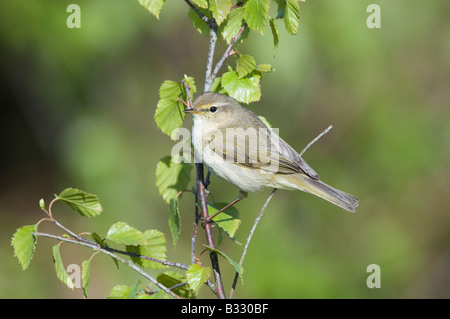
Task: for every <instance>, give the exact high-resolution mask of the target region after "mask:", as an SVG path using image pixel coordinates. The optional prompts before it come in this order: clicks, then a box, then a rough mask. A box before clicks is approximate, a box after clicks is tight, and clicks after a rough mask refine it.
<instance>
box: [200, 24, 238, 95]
mask: <svg viewBox="0 0 450 319" xmlns="http://www.w3.org/2000/svg"><path fill="white" fill-rule="evenodd" d="M246 27H247V24H246V23H244V25H243V26H242V28H241V29H240V30H239V32H238V33H237V34H236V36H235V37H233V38H232V39H231V41H230V45H228V48H227V49H226V50H225V53H224V54H223V55H222V57H221V58H220V60H219V62H217V64H216V67H215V68H214V72H213V74H212V76H211V78H212V81H211V85H212V83H213V82H214V79H215V78H216V76H217V74H218V73H219V71H220V69H221V68H222V66H223V64H224V63H225V61H226V60H227V59H228V58H229V57H230V56H231V55H232V49H233V47H234V45H235V44H236V42H237V40H238V39H239V38H240V36H241V35H242V32H244V30H245V28H246ZM205 91H206V90H205Z"/></svg>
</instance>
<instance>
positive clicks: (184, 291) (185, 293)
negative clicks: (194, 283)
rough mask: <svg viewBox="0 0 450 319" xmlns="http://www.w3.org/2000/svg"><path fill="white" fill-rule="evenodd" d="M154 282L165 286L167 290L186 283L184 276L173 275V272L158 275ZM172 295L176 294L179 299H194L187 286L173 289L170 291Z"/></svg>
mask: <svg viewBox="0 0 450 319" xmlns="http://www.w3.org/2000/svg"><path fill="white" fill-rule="evenodd" d="M156 280H158V282H160V283H161V284H163V285H164V286H166V287H167V288H171V287H173V286H175V285H178V284H181V283H184V282H187V279H186V277H185V276H183V275H181V274H177V273H174V272H173V271H167V272H165V273H159V274H158V276H157V277H156ZM171 290H172V291H173V292H174V293H176V294H177V295H178V296H180V297H181V298H187V299H191V298H194V296H195V294H194V292H193V291H192V290H191V289H190V287H189V285H183V286H180V287H177V288H174V289H171Z"/></svg>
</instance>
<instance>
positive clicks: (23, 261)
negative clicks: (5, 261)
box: [11, 225, 37, 270]
mask: <svg viewBox="0 0 450 319" xmlns="http://www.w3.org/2000/svg"><path fill="white" fill-rule="evenodd" d="M36 229H37V226H36V225H28V226H23V227H20V228H19V229H17V231H16V232H15V233H14V235H13V237H12V239H11V246H13V248H14V256H16V258H17V259H18V260H19V262H20V265H21V266H22V270H25V269H27V268H28V266H29V265H30V262H31V259H32V258H33V254H34V250H35V248H36V240H37V239H36V236H34V235H33V233H34V232H36Z"/></svg>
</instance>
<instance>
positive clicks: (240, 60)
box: [236, 54, 256, 79]
mask: <svg viewBox="0 0 450 319" xmlns="http://www.w3.org/2000/svg"><path fill="white" fill-rule="evenodd" d="M255 67H256V61H255V58H254V57H252V56H251V55H244V54H239V55H238V57H237V61H236V71H237V73H238V77H239V78H240V79H242V78H243V77H244V76H247V75H248V74H249V73H251V72H253V70H254V69H255Z"/></svg>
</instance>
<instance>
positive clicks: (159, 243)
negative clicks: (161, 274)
mask: <svg viewBox="0 0 450 319" xmlns="http://www.w3.org/2000/svg"><path fill="white" fill-rule="evenodd" d="M143 235H144V238H145V241H146V244H145V245H127V246H126V250H127V251H128V252H133V253H137V254H139V255H142V256H147V257H152V258H156V259H160V260H166V258H167V257H166V251H167V248H166V243H167V241H166V237H165V235H164V233H162V232H160V231H158V230H154V229H149V230H146V231H145V232H144V234H143ZM131 260H133V261H134V262H135V263H136V264H138V265H140V266H142V267H146V268H150V269H163V268H165V267H166V266H164V265H162V264H161V263H158V262H155V261H151V260H147V259H142V258H138V257H131Z"/></svg>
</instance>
